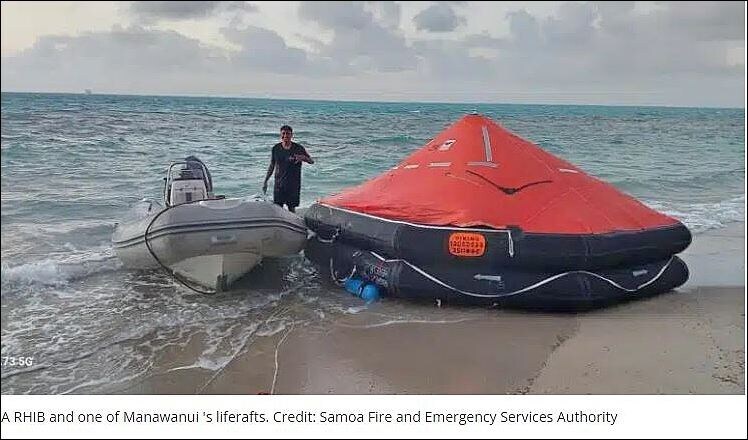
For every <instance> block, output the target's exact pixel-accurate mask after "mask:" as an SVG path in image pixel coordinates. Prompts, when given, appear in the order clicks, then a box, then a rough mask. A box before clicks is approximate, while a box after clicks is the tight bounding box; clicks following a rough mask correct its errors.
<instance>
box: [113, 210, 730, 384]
mask: <svg viewBox="0 0 748 440" xmlns="http://www.w3.org/2000/svg"><path fill="white" fill-rule="evenodd" d="M744 256H745V240H744V224H742V223H741V224H735V225H730V226H729V227H727V228H724V229H720V230H718V231H714V232H711V233H708V234H703V235H700V236H697V237H696V239H695V241H694V243H693V244H692V246H691V247H689V249H688V250H687V251H686V252H685V253H684V254H683V255H682V257H683V258H684V259H685V260H686V262H687V263H688V265H689V268H690V269H691V272H692V273H691V278H690V279H689V282H688V283H687V284H686V285H684V286H682V287H681V288H679V289H677V290H675V291H673V292H668V293H665V294H662V295H658V296H655V297H652V298H648V299H644V300H638V301H633V302H630V303H626V304H621V305H618V306H613V307H609V308H605V309H601V310H596V311H592V312H585V313H580V314H547V313H529V312H518V311H505V310H484V309H470V308H448V307H442V308H437V307H436V306H422V305H419V306H415V305H414V306H413V307H414V308H422V310H419V316H426V318H424V319H419V320H408V321H391V320H390V319H391V318H388V315H387V313H382V312H383V311H384V310H385V309H386V308H387V307H388V306H389V305H388V304H387V301H385V302H384V303H383V304H381V305H380V304H375V305H373V306H371V307H369V308H368V309H367V310H366V311H363V312H360V313H358V314H355V315H346V316H343V317H341V318H339V319H336V320H334V321H333V322H331V323H326V324H325V325H320V326H300V327H296V326H291V327H288V328H286V329H285V330H284V331H281V332H279V333H278V334H276V335H274V336H272V337H265V338H258V339H257V340H255V341H252V342H250V343H249V344H248V346H247V347H246V349H245V350H244V351H243V352H242V353H241V354H239V355H238V356H236V357H235V358H234V359H233V360H232V361H231V362H229V364H228V365H227V366H226V367H225V368H223V369H222V370H220V371H217V372H215V371H210V370H204V369H200V368H190V369H176V370H172V371H169V372H167V373H164V374H161V375H158V376H155V377H151V378H149V379H147V380H145V381H143V382H139V383H137V384H134V385H131V386H128V387H127V388H126V389H123V390H121V392H124V393H136V394H153V393H158V394H182V393H189V394H192V393H200V394H257V393H274V394H744V393H745V379H744V378H745V287H744V285H745V282H744V277H745V257H744ZM341 294H343V292H342V291H341ZM192 345H194V346H195V347H196V349H195V352H200V350H198V349H197V347H199V346H200V341H192ZM190 356H191V350H186V351H184V352H182V353H179V354H178V353H172V354H170V355H165V356H164V357H163V359H164V362H165V363H173V364H174V365H179V364H182V365H184V364H185V363H187V364H189V357H190ZM178 357H183V358H185V359H182V360H181V361H180V362H177V361H176V360H175V359H176V358H178Z"/></svg>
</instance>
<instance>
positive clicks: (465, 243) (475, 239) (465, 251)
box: [449, 232, 486, 257]
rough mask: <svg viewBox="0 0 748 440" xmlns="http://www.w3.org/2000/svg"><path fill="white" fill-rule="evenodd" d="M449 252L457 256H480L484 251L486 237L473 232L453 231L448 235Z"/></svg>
mask: <svg viewBox="0 0 748 440" xmlns="http://www.w3.org/2000/svg"><path fill="white" fill-rule="evenodd" d="M449 253H450V254H452V255H456V256H458V257H480V256H481V255H483V254H484V253H486V238H485V237H484V236H483V235H481V234H476V233H474V232H453V233H452V234H450V236H449Z"/></svg>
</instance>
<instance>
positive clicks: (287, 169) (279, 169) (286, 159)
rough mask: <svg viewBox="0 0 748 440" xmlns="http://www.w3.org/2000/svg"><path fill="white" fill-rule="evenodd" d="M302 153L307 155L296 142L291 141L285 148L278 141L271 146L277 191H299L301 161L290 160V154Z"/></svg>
mask: <svg viewBox="0 0 748 440" xmlns="http://www.w3.org/2000/svg"><path fill="white" fill-rule="evenodd" d="M295 154H303V155H306V156H308V154H307V152H306V150H305V149H304V147H302V146H301V145H299V144H297V143H296V142H291V148H289V149H288V150H286V149H285V148H283V145H282V144H281V143H280V142H279V143H277V144H275V145H274V146H273V161H274V162H275V187H274V190H275V191H276V192H277V191H283V192H287V191H291V192H295V193H297V194H298V193H299V192H300V191H301V162H298V163H294V162H291V161H290V158H291V156H293V155H295Z"/></svg>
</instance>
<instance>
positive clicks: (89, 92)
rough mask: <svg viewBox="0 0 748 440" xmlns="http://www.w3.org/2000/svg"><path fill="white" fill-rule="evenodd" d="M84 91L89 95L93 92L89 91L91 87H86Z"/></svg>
mask: <svg viewBox="0 0 748 440" xmlns="http://www.w3.org/2000/svg"><path fill="white" fill-rule="evenodd" d="M85 93H86V95H91V94H93V92H92V91H91V89H86V90H85Z"/></svg>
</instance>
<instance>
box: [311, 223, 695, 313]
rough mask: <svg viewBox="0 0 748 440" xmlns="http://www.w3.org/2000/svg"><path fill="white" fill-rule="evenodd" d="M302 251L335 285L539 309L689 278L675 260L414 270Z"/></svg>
mask: <svg viewBox="0 0 748 440" xmlns="http://www.w3.org/2000/svg"><path fill="white" fill-rule="evenodd" d="M304 252H305V255H306V257H307V258H308V259H310V260H311V261H313V262H314V263H315V264H317V265H318V266H319V267H320V268H321V269H322V271H323V272H324V273H326V274H328V275H330V276H331V277H332V278H334V279H335V280H337V281H341V280H343V279H345V278H347V277H348V276H359V277H361V278H363V279H365V280H367V281H370V282H373V283H376V284H377V285H379V286H380V287H382V288H383V289H385V291H386V294H387V295H388V296H393V297H402V298H409V299H417V300H435V299H439V300H441V301H444V302H448V303H458V304H486V305H500V306H509V307H519V308H527V309H538V310H557V311H574V310H586V309H590V308H595V307H600V306H604V305H608V304H611V303H615V302H620V301H625V300H629V299H634V298H642V297H645V296H650V295H654V294H658V293H662V292H666V291H668V290H671V289H673V288H675V287H678V286H680V285H682V284H683V283H685V282H686V280H687V279H688V268H687V267H686V265H685V263H683V261H682V260H681V259H680V258H678V257H676V256H670V257H668V258H667V259H665V260H662V261H657V262H652V263H644V264H638V265H633V266H626V267H619V268H609V269H599V270H594V271H588V270H563V271H555V272H550V271H538V270H527V269H525V270H521V269H517V268H509V267H497V268H495V269H494V270H492V271H481V270H478V271H476V269H475V268H474V267H469V266H459V265H450V264H438V263H434V264H429V265H415V264H413V263H411V262H409V261H407V260H404V259H400V258H394V259H393V258H387V257H384V256H382V255H380V254H379V253H377V252H373V251H368V250H362V249H358V248H354V247H351V246H349V245H347V244H344V243H342V242H335V243H325V242H322V241H320V240H319V239H318V238H317V237H312V238H311V239H310V240H309V241H308V242H307V246H306V248H305V250H304Z"/></svg>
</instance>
